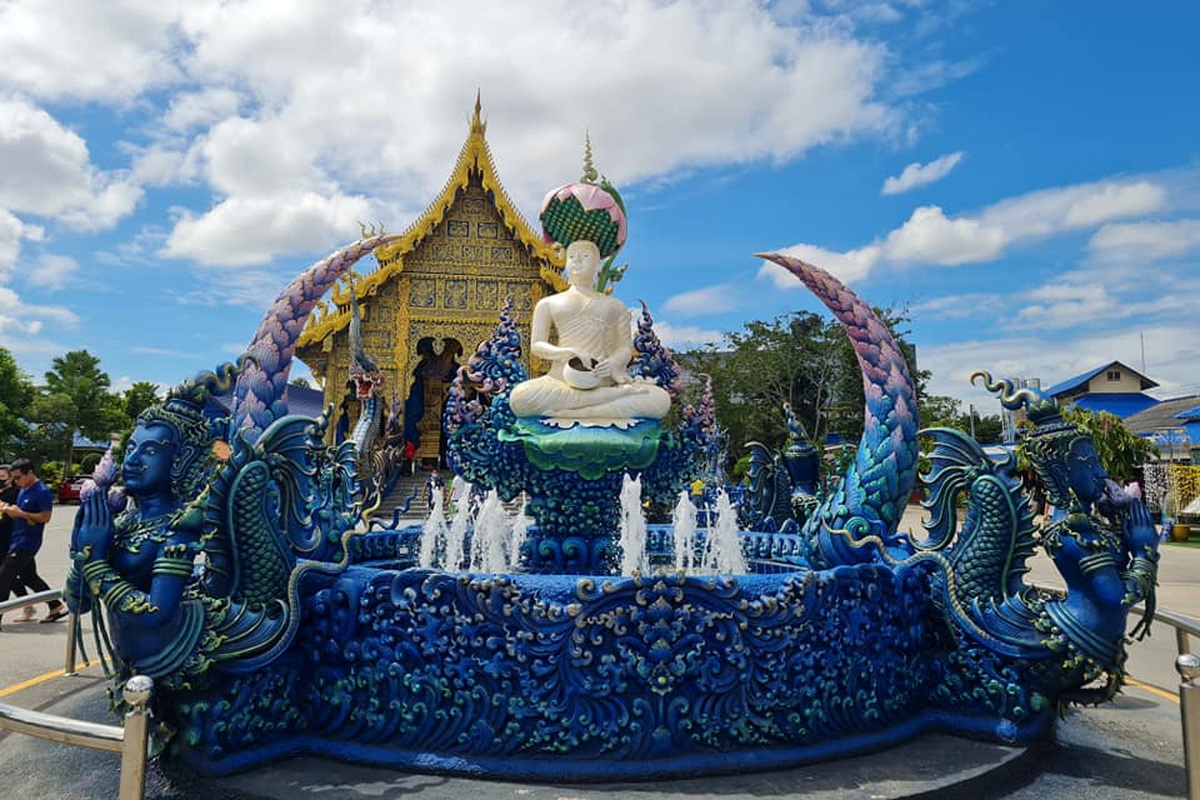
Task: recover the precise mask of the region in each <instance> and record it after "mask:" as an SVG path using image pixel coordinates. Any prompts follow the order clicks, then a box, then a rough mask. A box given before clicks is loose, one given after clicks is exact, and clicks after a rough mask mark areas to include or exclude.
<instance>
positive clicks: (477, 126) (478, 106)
mask: <svg viewBox="0 0 1200 800" xmlns="http://www.w3.org/2000/svg"><path fill="white" fill-rule="evenodd" d="M481 94H482V92H481V90H479V89H476V90H475V114H474V116H472V117H471V133H478V134H481V135H482V134H484V133H487V123H486V122H484V121H483V118H482V117H481V116H480V113H481V112H482V111H483V103H482V102H480V95H481Z"/></svg>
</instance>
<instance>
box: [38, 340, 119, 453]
mask: <svg viewBox="0 0 1200 800" xmlns="http://www.w3.org/2000/svg"><path fill="white" fill-rule="evenodd" d="M111 385H112V381H111V380H109V377H108V373H106V372H104V371H103V370H102V369H100V359H98V358H96V357H95V356H94V355H92V354H91V353H89V352H88V351H86V350H72V351H70V352H69V353H64V354H63V355H61V356H59V357H57V358H55V359H54V361H52V362H51V368H50V370H49V371H47V372H46V386H45V388H44V389H43V391H42V394H43V396H44V397H45V398H47V400H48V399H49V398H56V399H55V400H54V401H53V402H46V403H44V404H42V405H41V406H40V408H38V407H37V404H35V414H36V415H37V417H38V419H39V421H41V422H44V423H46V424H51V425H58V424H63V425H66V426H67V428H68V432H67V435H66V442H67V444H66V447H65V448H64V452H65V454H66V456H65V458H64V459H63V461H64V462H65V463H66V465H67V467H66V468H67V469H70V468H71V467H70V465H71V457H72V455H73V452H72V451H73V447H72V440H73V438H74V437H73V435H74V432H75V431H80V432H82V433H83V435H84V436H86V437H88V438H89V439H106V438H108V436H109V434H110V433H112V431H114V430H116V429H117V428H122V427H124V426H125V419H124V418H123V417H124V415H123V413H122V412H121V410H120V408H119V407H118V405H117V404H116V403H115V402H114V400H113V398H112V395H111V394H110V393H109V387H110V386H111Z"/></svg>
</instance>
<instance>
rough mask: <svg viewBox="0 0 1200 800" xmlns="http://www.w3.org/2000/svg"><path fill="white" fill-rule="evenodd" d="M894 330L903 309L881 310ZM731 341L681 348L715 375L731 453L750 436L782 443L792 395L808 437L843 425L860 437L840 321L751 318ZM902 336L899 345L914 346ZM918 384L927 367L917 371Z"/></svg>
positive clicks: (850, 353)
mask: <svg viewBox="0 0 1200 800" xmlns="http://www.w3.org/2000/svg"><path fill="white" fill-rule="evenodd" d="M876 313H878V314H879V315H880V318H881V319H882V320H883V321H884V323H885V324H887V325H889V326H890V327H891V328H892V330H893V331H897V330H898V329H899V328H901V327H902V326H903V324H904V323H906V322H907V316H906V314H905V312H893V311H880V310H878V309H877V310H876ZM728 338H729V347H727V348H726V349H717V348H716V347H708V348H705V349H701V350H692V351H683V352H680V353H678V354H677V356H676V357H677V359H678V360H679V362H680V363H681V364H682V365H683V366H684V367H686V368H687V369H688V371H690V372H691V373H693V374H697V373H704V374H708V375H711V376H712V378H713V392H714V396H715V398H716V403H717V419H718V421H719V423H720V425H721V426H722V427H723V428H725V429H726V430H727V431H728V433H729V442H730V448H731V453H730V456H731V458H732V459H734V460H736V459H737V458H738V457H739V456H740V455H742V453H743V446H744V444H745V443H746V442H749V441H760V442H762V443H763V444H765V445H767V446H768V447H772V448H778V447H779V446H781V445H782V444H783V442H784V441H785V440H786V438H787V430H786V428H785V425H784V419H783V413H782V410H781V406H782V405H783V403H785V402H786V403H790V404H791V406H792V410H793V412H794V413H795V415H796V417H797V419H799V420H800V422H801V423H803V425H804V427H805V429H806V430H807V431H808V434H809V436H810V438H811V439H812V440H813V441H814V442H816V443H820V442H823V441H825V439H826V436H827V434H829V433H831V432H832V433H838V434H841V435H842V436H844V437H845V438H847V439H848V440H850V441H855V440H857V438H858V437H859V435H861V433H862V424H863V419H862V417H863V404H864V395H863V389H862V371H861V370H860V369H859V366H858V362H857V360H856V359H855V356H854V350H853V347H852V346H851V343H850V340H849V338H848V337H847V336H846V334H845V332H844V331H843V330H842V327H841V325H840V324H839V323H838V322H837V321H836V320H833V319H825V318H823V317H821V316H819V315H817V314H813V313H810V312H796V313H793V314H787V315H783V316H780V317H776V318H775V319H773V320H771V321H768V322H764V321H757V320H756V321H751V322H747V323H746V325H745V327H744V329H743V330H741V331H737V332H733V333H730V334H728ZM898 338H899V339H900V344H901V347H902V348H904V349H905V350H906V351H907V352H908V353H909V363H910V365H911V363H912V360H913V359H912V357H911V352H912V349H911V347H909V346H908V345H907V344H906V343H905V342H904V341H903V337H902V336H898ZM914 379H915V380H916V381H917V382H918V392H919V391H920V386H921V385H922V383H923V382H924V381H925V380H926V379H927V373H915V374H914Z"/></svg>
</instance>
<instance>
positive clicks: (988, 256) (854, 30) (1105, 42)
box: [0, 0, 1200, 413]
mask: <svg viewBox="0 0 1200 800" xmlns="http://www.w3.org/2000/svg"><path fill="white" fill-rule="evenodd" d="M1196 30H1200V4H1197V3H1195V2H1193V1H1192V0H1162V1H1161V2H1155V3H1143V4H1130V3H1128V2H1117V1H1116V0H1112V1H1109V0H1093V1H1090V2H1089V1H1085V0H1060V1H1059V2H1052V3H1047V2H1033V0H1011V1H1009V2H1000V0H995V1H994V2H972V1H971V0H945V1H944V2H935V0H892V1H891V2H871V1H868V0H864V1H863V2H857V1H856V0H809V1H808V2H805V0H790V1H789V0H784V1H782V2H749V1H748V0H747V1H743V0H691V1H689V2H665V1H664V0H612V1H611V2H608V1H598V2H593V3H578V2H571V1H570V0H511V1H510V2H504V3H497V2H494V0H480V1H479V2H472V1H468V0H439V2H436V3H434V2H425V3H422V2H387V0H374V1H371V2H368V1H367V0H342V1H341V2H338V3H329V2H325V0H297V1H296V2H289V3H278V2H272V1H271V0H263V1H261V2H255V1H252V2H205V1H204V0H189V2H172V0H153V2H151V1H150V0H142V1H141V2H130V1H127V0H107V1H106V2H104V3H96V2H91V1H90V0H30V1H26V0H0V346H3V347H5V348H7V349H8V350H10V351H11V352H12V353H13V354H14V356H15V357H16V359H17V362H18V364H19V365H20V367H21V368H22V369H23V370H24V371H25V372H27V373H28V374H29V375H31V376H32V377H33V378H34V379H35V380H38V381H40V380H41V377H42V374H43V373H44V372H45V370H46V369H48V368H49V366H50V363H51V360H52V359H53V358H54V357H55V356H57V355H61V354H62V353H64V352H66V351H68V350H75V349H87V350H88V351H90V352H91V353H93V354H94V355H96V356H98V357H99V358H100V362H101V367H102V368H103V369H105V370H106V371H107V372H108V373H109V375H110V376H111V377H112V379H113V383H114V386H115V387H117V388H123V387H127V386H128V385H130V384H131V383H132V382H133V381H138V380H147V381H152V382H155V383H159V384H163V385H168V384H173V383H176V382H178V381H179V380H181V379H183V378H186V377H188V376H190V375H191V374H193V373H194V372H196V371H197V370H200V369H206V368H211V367H213V366H215V365H216V364H217V363H219V362H222V361H225V360H229V359H232V358H233V357H235V356H237V355H238V354H239V353H240V352H242V350H243V349H244V348H245V346H246V344H247V343H248V342H249V340H250V337H251V335H252V334H253V332H254V329H255V328H256V327H257V325H258V321H259V319H260V317H261V315H262V313H263V312H264V310H265V309H266V308H267V306H268V305H269V304H270V302H271V301H272V300H273V298H274V297H275V296H276V295H277V294H278V292H279V291H280V290H281V289H283V287H284V286H286V285H287V283H288V282H289V281H290V280H291V279H292V278H293V277H294V276H295V275H296V274H298V273H299V272H300V271H302V270H303V269H304V268H305V267H306V266H307V265H308V264H310V263H312V262H313V261H315V260H317V259H319V258H322V257H323V256H325V255H326V254H328V253H329V252H331V251H333V250H335V249H338V248H340V247H342V246H345V245H347V244H349V243H351V242H352V241H354V240H355V239H356V238H358V235H359V230H360V229H359V223H360V222H366V223H382V224H383V225H384V226H385V227H386V229H387V230H389V231H396V232H399V231H402V230H403V229H405V228H406V227H407V226H408V225H409V224H410V223H411V222H412V221H413V220H414V219H416V218H417V217H418V215H419V214H420V213H421V212H422V211H423V210H424V209H425V208H426V207H427V206H428V204H429V203H430V202H432V200H433V199H434V198H435V197H436V196H437V194H438V193H439V192H440V190H441V188H442V186H443V185H444V183H445V181H446V178H447V177H448V175H449V174H450V171H451V169H452V167H453V165H454V161H455V158H456V157H457V154H458V151H459V149H460V148H461V146H462V144H463V141H464V140H465V138H466V135H467V132H468V121H469V118H470V114H471V111H472V109H473V106H474V102H475V97H476V93H477V92H479V93H480V95H481V97H482V104H483V113H484V117H485V119H486V120H487V122H488V129H487V138H488V142H489V145H490V147H491V150H492V154H493V157H494V161H495V164H496V166H497V170H498V172H499V175H500V178H501V180H502V182H503V183H504V185H505V187H506V189H507V190H508V193H509V195H510V196H511V197H512V198H513V200H514V201H515V203H516V205H517V206H518V208H519V209H520V210H521V211H522V213H523V214H524V216H525V217H526V219H528V220H534V221H535V220H536V214H537V210H538V206H539V203H540V200H541V198H542V196H543V195H544V194H545V193H546V191H547V190H549V189H551V188H553V187H555V186H558V185H561V184H563V183H567V182H570V181H573V180H577V179H578V177H579V174H580V171H581V159H582V150H583V140H584V136H585V133H586V134H587V135H588V136H590V139H591V143H592V148H593V153H594V157H595V161H596V166H597V168H598V169H599V170H600V171H601V172H603V173H605V174H606V175H607V176H608V178H609V179H610V180H611V181H613V183H615V184H616V185H617V186H618V187H619V188H620V190H621V192H622V194H623V196H624V199H625V201H626V204H627V207H628V213H629V240H628V243H627V244H626V246H625V248H624V249H623V251H622V254H621V256H620V261H623V262H624V261H627V262H628V263H629V264H630V267H629V271H628V273H627V274H626V277H625V279H624V280H623V281H622V282H621V283H620V284H618V286H617V289H616V295H617V296H618V297H621V298H622V299H624V300H627V301H628V302H629V303H630V305H634V304H635V301H636V300H638V299H641V300H644V301H646V302H647V303H648V304H649V306H650V308H651V309H652V311H653V313H654V316H655V319H656V328H657V329H658V331H659V334H660V336H661V337H662V338H663V339H664V340H666V341H667V342H668V343H669V344H670V345H671V346H673V347H675V348H681V347H687V346H690V345H695V344H698V343H705V342H714V341H720V340H721V338H722V336H723V334H724V333H725V332H728V331H733V330H738V329H740V328H741V327H742V326H743V325H744V324H745V323H746V322H747V321H750V320H755V319H771V318H774V317H776V316H777V315H781V314H787V313H789V312H792V311H797V310H809V311H819V310H821V308H820V306H819V304H818V303H817V302H816V300H815V299H814V298H812V297H811V296H810V295H809V294H808V293H807V292H806V290H805V289H803V287H802V286H801V285H800V284H799V282H798V281H797V280H796V279H795V278H794V277H792V276H790V275H788V274H787V273H785V272H783V271H782V270H780V269H779V268H777V267H774V266H770V265H767V264H765V262H763V261H762V260H761V259H756V258H755V257H754V254H755V253H759V252H763V251H781V252H785V253H789V254H792V255H797V256H800V257H802V258H804V259H805V260H808V261H811V262H813V263H815V264H818V265H820V266H823V267H825V268H826V269H828V270H829V271H831V272H833V273H834V274H835V275H837V276H839V277H840V278H841V279H842V280H844V281H845V282H846V283H847V284H849V285H850V286H851V287H852V288H853V289H854V290H855V291H857V292H858V293H859V294H860V295H861V296H862V297H863V298H864V299H866V300H867V301H868V302H870V303H872V304H874V305H877V306H885V307H893V308H897V309H900V308H907V309H908V312H909V314H910V316H911V319H912V321H911V324H910V326H909V330H908V334H907V335H908V337H909V339H910V340H911V341H913V342H914V343H915V344H916V345H917V353H918V361H919V365H920V367H921V368H923V369H927V370H930V371H932V373H933V378H932V380H931V382H930V384H929V390H930V391H931V392H933V393H936V394H945V395H951V396H953V397H957V398H959V399H961V400H962V401H963V402H964V403H975V404H977V406H978V407H979V408H980V409H981V411H983V412H985V413H989V412H992V411H994V410H996V409H995V408H994V406H995V403H994V401H993V400H991V399H990V398H989V397H988V395H987V394H986V393H985V392H983V391H982V390H980V389H977V388H972V387H971V386H970V385H969V384H968V382H967V377H968V375H969V374H970V373H971V372H972V371H973V370H975V369H987V370H989V371H991V372H992V373H993V374H996V375H1006V376H1011V377H1017V378H1027V377H1037V378H1041V379H1042V381H1043V383H1044V385H1049V384H1053V383H1056V382H1058V381H1061V380H1063V379H1066V378H1069V377H1071V376H1074V375H1076V374H1078V373H1081V372H1084V371H1087V370H1090V369H1092V368H1094V367H1098V366H1102V365H1104V364H1107V363H1109V362H1110V361H1112V360H1121V361H1124V362H1125V363H1126V364H1128V365H1129V366H1131V367H1133V368H1134V369H1138V370H1143V367H1144V370H1143V371H1144V373H1145V374H1146V375H1147V376H1149V377H1150V378H1152V379H1154V380H1156V381H1158V382H1159V383H1160V384H1161V386H1160V387H1159V389H1157V390H1155V392H1154V393H1155V394H1156V395H1157V396H1160V397H1164V398H1166V397H1176V396H1180V395H1184V394H1192V393H1198V392H1200V270H1198V269H1197V265H1198V264H1200V137H1198V136H1197V132H1198V130H1200V104H1198V103H1197V102H1196V96H1197V85H1198V83H1200V56H1198V55H1197V49H1196V47H1195V42H1194V37H1195V31H1196ZM368 268H370V266H369V265H368V264H365V263H364V262H360V269H368ZM300 374H302V372H301V373H300Z"/></svg>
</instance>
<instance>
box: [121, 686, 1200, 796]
mask: <svg viewBox="0 0 1200 800" xmlns="http://www.w3.org/2000/svg"><path fill="white" fill-rule="evenodd" d="M153 689H154V681H153V680H151V679H150V678H148V677H146V676H145V675H134V676H133V677H132V678H130V679H129V680H128V681H126V682H125V689H124V691H123V694H124V697H125V702H126V703H129V705H131V706H133V708H131V709H130V710H129V713H127V714H126V715H125V743H124V746H123V747H122V748H121V790H120V795H119V798H120V800H142V798H143V797H144V796H145V793H146V749H147V748H146V744H147V736H148V733H149V726H148V725H147V718H148V717H149V709H148V708H147V705H148V704H149V702H150V693H151V691H152V690H153ZM1198 713H1200V712H1198Z"/></svg>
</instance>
